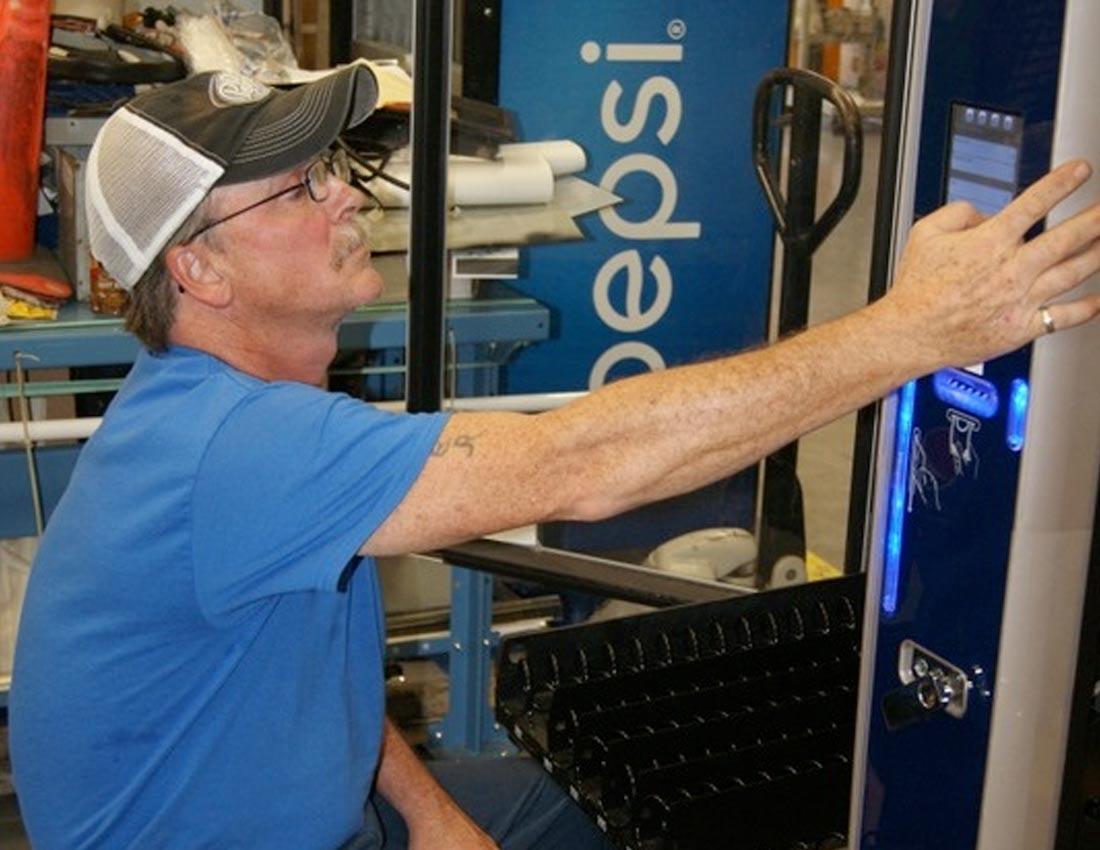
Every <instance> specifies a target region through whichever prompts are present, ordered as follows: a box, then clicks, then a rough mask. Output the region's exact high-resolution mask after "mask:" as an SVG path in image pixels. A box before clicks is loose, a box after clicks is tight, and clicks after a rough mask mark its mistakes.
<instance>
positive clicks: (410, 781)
mask: <svg viewBox="0 0 1100 850" xmlns="http://www.w3.org/2000/svg"><path fill="white" fill-rule="evenodd" d="M377 787H378V791H379V792H381V794H382V796H383V797H385V798H386V799H387V800H388V801H389V802H390V804H391V805H392V806H393V807H394V808H395V809H397V811H398V812H400V814H401V816H402V817H403V818H404V820H405V826H406V828H407V829H408V831H409V844H408V850H498V848H497V845H496V842H495V841H493V839H492V838H490V837H489V836H488V835H486V834H485V833H484V832H483V831H482V830H481V828H480V827H478V825H477V824H476V823H474V822H473V821H472V820H471V819H470V818H469V816H468V815H467V814H466V813H465V812H464V811H462V809H461V808H459V806H458V804H457V803H456V802H455V801H454V800H453V799H451V796H450V795H449V794H448V793H447V792H446V791H444V790H443V788H442V787H440V785H439V783H438V782H436V781H435V779H434V778H433V777H432V775H431V774H430V773H428V771H427V769H425V767H424V765H423V764H421V763H420V760H419V759H418V758H417V757H416V755H415V753H413V751H412V750H411V749H410V748H409V745H408V744H407V743H405V740H404V739H403V738H402V737H401V733H400V732H399V731H397V729H396V727H394V725H393V724H392V723H390V721H389V720H386V726H385V731H384V733H383V737H382V758H381V761H380V762H379V765H378V779H377Z"/></svg>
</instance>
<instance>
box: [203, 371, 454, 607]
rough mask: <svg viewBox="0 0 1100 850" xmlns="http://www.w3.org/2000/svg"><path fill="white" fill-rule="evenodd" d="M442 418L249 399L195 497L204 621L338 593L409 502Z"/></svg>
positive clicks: (218, 441) (209, 456)
mask: <svg viewBox="0 0 1100 850" xmlns="http://www.w3.org/2000/svg"><path fill="white" fill-rule="evenodd" d="M446 418H447V417H446V415H444V414H416V415H410V414H395V413H387V412H383V411H380V410H378V409H377V408H375V407H373V406H371V405H368V404H365V403H363V402H361V401H357V400H354V399H352V398H349V397H348V396H345V395H340V394H335V393H326V392H323V391H321V390H317V389H314V388H312V387H307V386H303V385H297V384H283V383H278V384H268V385H266V386H264V387H263V388H262V389H260V390H257V391H255V392H252V393H250V394H248V395H247V396H246V397H245V398H244V399H243V400H242V401H241V402H240V403H239V404H238V405H236V406H235V407H234V409H233V410H232V411H231V412H230V413H229V414H228V415H227V416H226V418H225V420H224V422H223V423H222V425H221V427H220V428H219V429H218V431H217V433H216V434H215V435H214V437H213V438H212V440H211V442H210V445H209V447H208V449H207V451H206V453H205V456H204V458H203V460H202V462H201V464H200V465H199V468H198V471H197V475H196V480H195V485H194V490H193V498H192V541H193V547H192V551H193V558H194V564H193V568H194V571H195V582H196V592H197V594H198V596H199V601H200V604H202V605H203V607H204V608H205V609H206V611H207V613H208V614H210V615H213V616H217V615H218V614H224V613H227V612H229V611H231V610H233V609H235V608H238V607H239V606H242V605H245V604H247V603H249V602H251V601H254V600H256V599H260V598H264V597H269V596H272V595H275V594H280V593H292V592H296V591H308V590H333V589H336V586H337V582H338V580H339V577H340V575H341V573H342V572H343V570H344V568H345V566H346V565H347V564H348V562H349V561H350V559H351V558H352V557H353V556H354V555H355V553H356V551H357V550H358V549H359V547H360V546H361V545H362V544H363V543H364V542H365V541H366V540H367V539H368V538H369V537H370V535H371V534H373V533H374V531H375V530H376V529H377V528H378V527H379V526H380V525H381V524H382V523H383V522H384V521H385V519H386V518H387V517H388V516H389V515H390V513H391V512H392V511H393V510H394V509H395V508H396V507H397V506H398V504H400V502H401V500H402V499H403V498H404V497H405V494H406V493H407V492H408V491H409V488H410V487H411V486H412V484H413V482H414V481H415V480H416V478H417V476H418V475H419V473H420V470H421V469H422V468H423V465H424V463H425V461H426V460H427V458H428V456H429V455H430V453H431V451H432V449H433V447H434V446H435V443H436V441H437V440H438V437H439V432H440V431H441V430H442V428H443V425H444V423H445V421H446Z"/></svg>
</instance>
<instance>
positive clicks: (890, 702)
mask: <svg viewBox="0 0 1100 850" xmlns="http://www.w3.org/2000/svg"><path fill="white" fill-rule="evenodd" d="M898 678H899V680H900V681H901V685H902V686H901V687H900V688H897V689H896V690H893V691H890V692H889V693H888V694H886V696H885V697H884V698H883V701H882V711H883V715H884V717H885V719H886V726H887V728H888V729H890V730H891V731H893V730H897V729H903V728H905V727H906V726H910V725H912V724H914V723H918V722H920V721H923V720H927V719H929V718H930V717H932V716H934V715H936V714H939V713H941V712H944V713H946V714H948V715H950V716H952V717H955V718H961V717H962V716H963V715H965V714H966V706H967V700H968V697H969V692H970V688H971V687H972V685H971V682H970V680H969V678H968V677H967V675H966V674H965V673H964V672H963V671H962V669H960V668H959V667H956V666H955V665H954V664H951V663H950V662H949V661H946V660H945V659H943V658H941V657H940V656H938V655H936V654H935V653H934V652H931V651H930V650H927V649H925V648H924V647H922V646H920V645H919V644H917V643H915V642H913V641H911V640H904V641H902V643H901V648H900V650H899V652H898Z"/></svg>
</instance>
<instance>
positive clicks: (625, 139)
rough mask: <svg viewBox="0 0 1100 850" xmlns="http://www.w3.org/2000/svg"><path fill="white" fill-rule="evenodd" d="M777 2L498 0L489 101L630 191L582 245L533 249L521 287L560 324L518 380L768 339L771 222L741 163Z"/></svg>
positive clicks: (774, 59)
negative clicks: (495, 74) (569, 146)
mask: <svg viewBox="0 0 1100 850" xmlns="http://www.w3.org/2000/svg"><path fill="white" fill-rule="evenodd" d="M787 5H788V4H787V3H785V2H777V0H743V2H738V3H735V4H731V3H729V2H726V0H690V2H689V0H678V1H677V0H644V2H642V1H641V0H608V2H600V3H592V2H589V0H522V2H520V0H514V2H505V3H504V4H503V11H502V21H501V61H500V102H501V104H502V105H503V106H505V107H507V108H509V109H512V110H514V111H515V112H516V114H517V116H518V120H519V124H520V130H521V134H522V138H523V139H524V140H526V141H536V140H544V139H572V140H573V141H576V142H577V143H579V144H580V145H581V146H582V147H583V148H584V149H585V151H586V153H587V156H588V168H587V170H586V172H585V173H584V174H583V175H582V176H583V177H584V178H586V179H588V180H590V181H592V182H594V183H600V184H602V185H604V186H605V187H606V188H609V189H611V190H612V191H614V192H615V193H616V194H618V195H619V196H621V197H622V198H624V201H623V203H622V204H621V205H619V206H618V207H616V208H615V209H614V210H612V211H607V212H604V213H602V214H601V215H599V216H595V215H592V216H587V217H585V218H584V219H582V226H583V229H584V231H585V239H584V241H583V242H579V243H573V244H564V245H562V244H557V245H551V246H540V247H534V248H531V249H529V250H528V251H527V253H526V258H525V268H524V270H523V274H522V283H521V285H522V287H523V288H524V290H525V291H527V292H528V293H530V294H532V295H533V296H534V297H537V298H538V299H540V300H541V301H544V302H545V303H547V304H549V305H550V306H551V307H552V308H553V310H554V317H555V328H554V338H553V339H552V340H551V341H550V342H548V343H547V344H544V345H540V346H539V347H538V348H536V349H531V350H529V351H526V352H524V353H523V354H522V355H521V356H520V357H519V358H517V360H516V362H515V363H514V364H513V365H511V366H510V367H509V368H508V370H507V372H506V376H505V380H506V387H507V389H508V390H509V391H512V392H540V391H559V390H576V389H584V388H588V387H590V386H593V387H594V386H599V385H601V384H603V383H605V382H606V381H607V380H610V379H613V378H615V377H621V376H623V375H626V374H630V373H635V372H639V371H646V370H649V369H652V368H657V367H659V366H661V365H666V364H667V365H670V364H673V363H679V362H683V361H686V360H692V359H696V358H698V357H700V356H701V355H704V354H712V353H716V352H722V351H729V350H734V349H739V348H743V347H746V346H750V345H754V344H757V343H759V342H761V341H762V340H763V339H764V336H765V332H766V317H767V303H768V291H769V281H770V274H771V260H772V244H773V243H772V233H773V232H772V223H771V216H770V214H769V213H768V211H767V208H766V206H765V203H764V200H763V195H762V193H761V191H760V188H759V186H758V185H757V182H756V177H755V176H754V173H753V168H752V162H751V150H752V148H751V118H752V99H753V93H754V90H755V87H756V84H757V82H758V81H759V80H760V78H761V76H762V75H763V74H764V72H765V71H767V70H769V69H771V68H773V67H775V66H777V65H783V64H785V50H786V39H787V25H788V8H787Z"/></svg>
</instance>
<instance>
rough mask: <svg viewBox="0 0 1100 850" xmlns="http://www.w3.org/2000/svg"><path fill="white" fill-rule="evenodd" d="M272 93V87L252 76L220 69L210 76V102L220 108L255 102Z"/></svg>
mask: <svg viewBox="0 0 1100 850" xmlns="http://www.w3.org/2000/svg"><path fill="white" fill-rule="evenodd" d="M269 94H271V89H270V88H268V87H267V86H265V85H264V84H263V83H261V82H257V81H256V80H254V79H252V78H251V77H242V76H241V75H240V74H231V73H228V72H226V71H219V72H218V73H217V74H214V76H212V77H211V78H210V102H211V103H213V104H214V106H217V107H219V108H221V107H224V106H240V105H241V104H244V103H255V102H256V101H258V100H263V99H264V98H265V97H267V96H268V95H269Z"/></svg>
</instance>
